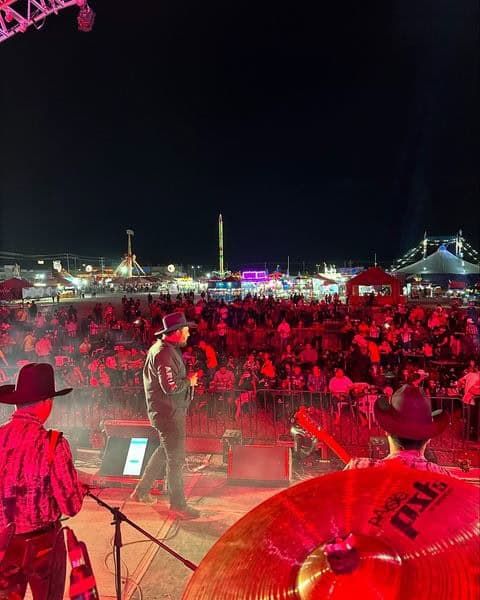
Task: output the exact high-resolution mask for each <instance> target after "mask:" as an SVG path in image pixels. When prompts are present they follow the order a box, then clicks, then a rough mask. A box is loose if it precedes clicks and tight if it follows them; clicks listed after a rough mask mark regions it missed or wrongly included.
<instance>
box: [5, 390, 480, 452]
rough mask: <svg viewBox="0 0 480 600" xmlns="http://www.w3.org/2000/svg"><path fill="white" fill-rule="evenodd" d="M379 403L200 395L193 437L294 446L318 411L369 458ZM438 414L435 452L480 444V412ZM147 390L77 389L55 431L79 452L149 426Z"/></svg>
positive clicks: (442, 404)
mask: <svg viewBox="0 0 480 600" xmlns="http://www.w3.org/2000/svg"><path fill="white" fill-rule="evenodd" d="M374 400H375V396H374V395H371V394H370V395H369V396H364V397H358V398H356V399H354V400H352V399H351V398H349V397H345V398H339V397H336V396H333V395H332V394H330V393H312V392H308V391H291V392H290V391H285V390H274V389H262V390H257V391H256V392H245V391H244V390H231V391H225V392H216V393H203V394H198V395H195V396H194V398H193V400H192V402H191V404H190V407H189V410H188V413H187V417H186V424H187V435H188V436H191V437H200V438H202V437H203V438H216V439H221V438H222V436H223V435H224V433H225V431H226V430H239V431H241V434H242V438H243V442H244V443H252V442H256V443H279V442H280V443H281V442H288V440H292V437H291V432H290V430H291V427H292V425H293V417H294V414H295V412H296V411H297V410H298V408H299V407H300V406H306V407H314V408H316V409H318V411H317V413H316V414H317V418H318V420H319V422H318V425H319V427H320V428H322V429H324V430H326V431H327V432H328V433H330V434H331V435H332V436H333V437H334V438H335V439H336V440H337V442H339V443H340V444H341V445H343V446H344V447H345V448H347V449H349V450H350V451H351V452H352V453H354V454H355V453H356V454H358V453H359V452H361V453H363V454H365V448H367V449H368V446H369V443H370V440H371V438H375V437H380V436H384V432H383V431H382V430H381V429H380V428H379V427H378V425H377V424H376V423H375V419H374V415H373V403H374ZM0 406H1V408H0V420H1V422H4V421H6V420H7V419H8V418H9V415H10V414H11V412H12V410H13V408H14V407H9V406H6V405H0ZM432 406H433V408H434V409H440V408H441V409H443V410H447V411H448V412H449V414H450V416H451V424H450V426H449V427H448V428H447V429H446V430H445V432H444V433H443V434H442V435H440V436H438V437H436V438H434V439H433V440H432V442H431V447H432V448H433V449H434V450H435V451H438V452H444V453H446V455H448V454H450V455H451V454H452V452H453V453H455V452H457V453H458V452H459V451H462V450H463V449H466V448H467V447H469V445H470V444H469V442H471V441H478V440H479V434H480V422H479V411H478V410H477V408H476V407H468V406H465V405H463V403H462V402H461V399H460V398H458V397H435V398H432ZM146 418H147V415H146V408H145V400H144V394H143V390H142V388H141V387H139V386H135V387H127V386H122V387H109V388H94V389H92V388H91V387H83V388H82V387H80V388H76V389H75V390H74V391H73V392H72V394H70V395H68V396H64V397H58V398H56V399H55V402H54V408H53V410H52V414H51V416H50V418H49V421H48V422H47V426H48V427H52V428H58V429H60V430H62V431H64V432H65V434H66V435H67V436H68V437H69V439H70V440H71V442H72V443H73V444H74V445H76V446H80V447H89V446H91V445H96V444H98V446H99V447H101V445H102V443H103V442H104V440H103V441H102V435H101V432H102V429H103V428H102V422H103V421H105V420H115V419H118V420H143V419H146Z"/></svg>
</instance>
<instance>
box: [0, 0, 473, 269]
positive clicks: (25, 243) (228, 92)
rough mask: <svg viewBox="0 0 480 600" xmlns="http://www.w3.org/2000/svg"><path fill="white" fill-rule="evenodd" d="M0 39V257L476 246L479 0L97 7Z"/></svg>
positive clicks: (179, 257) (363, 257)
mask: <svg viewBox="0 0 480 600" xmlns="http://www.w3.org/2000/svg"><path fill="white" fill-rule="evenodd" d="M91 5H92V6H93V7H94V9H95V11H96V12H97V18H96V23H95V28H94V31H93V32H92V33H89V34H87V33H79V32H78V31H77V27H76V14H77V10H76V9H74V8H73V9H67V10H64V11H62V12H61V13H60V14H59V15H58V16H52V17H50V18H49V19H47V21H46V24H45V26H44V28H43V30H41V31H35V30H34V29H32V28H30V29H29V30H28V31H27V33H25V34H23V35H20V34H19V35H16V36H15V37H14V38H12V39H11V40H8V41H6V42H5V43H3V44H1V45H0V66H1V73H2V74H1V80H0V109H1V114H2V129H1V161H0V200H1V207H2V208H1V211H2V219H1V230H0V236H1V238H0V249H3V250H7V251H12V252H39V253H41V252H44V253H47V252H66V251H68V252H73V253H79V254H86V255H90V256H97V255H103V256H107V257H112V258H115V257H117V256H118V257H120V256H121V255H122V253H123V251H124V248H125V245H126V236H125V233H124V232H125V229H126V228H132V229H134V230H135V239H134V244H135V250H136V253H137V256H138V258H139V260H140V262H141V263H143V264H152V263H155V264H159V263H160V264H165V263H169V262H182V261H186V262H192V263H193V262H197V263H199V264H202V263H204V264H205V263H210V264H213V263H215V262H216V256H217V249H216V227H217V216H218V213H219V212H222V213H223V216H224V227H225V255H226V262H227V264H228V265H229V266H230V267H241V266H248V265H253V264H254V263H257V264H258V263H263V261H268V262H269V263H271V262H273V263H280V264H282V263H283V264H285V263H286V257H287V255H290V260H291V261H292V262H295V261H299V262H301V261H307V262H310V263H315V262H316V263H320V262H323V261H327V262H332V261H337V264H340V265H341V264H343V262H344V261H349V260H351V261H353V263H354V264H355V263H359V262H361V263H364V264H365V263H372V262H373V256H374V253H375V252H376V253H377V257H378V260H379V261H380V262H381V263H385V264H390V262H391V261H392V260H393V259H394V258H395V257H397V256H399V255H400V254H403V253H404V252H405V251H406V250H408V249H409V248H410V247H411V246H412V245H414V244H415V243H417V242H418V241H419V240H420V238H421V237H422V236H423V232H424V230H425V229H427V231H428V232H429V233H430V234H450V233H452V234H453V233H455V232H456V230H457V229H458V228H459V227H463V231H464V233H465V234H466V236H467V237H468V238H469V240H470V241H471V242H473V244H474V246H476V247H477V248H478V246H479V223H480V208H479V207H480V194H479V175H478V174H479V164H480V152H479V147H480V145H479V139H480V127H479V106H480V93H479V68H480V50H479V39H478V38H479V6H478V0H429V1H423V0H414V1H413V0H412V1H410V0H397V1H395V2H389V1H388V0H382V1H378V2H368V1H367V2H343V3H338V2H332V3H327V2H290V3H279V2H278V1H277V2H268V1H265V0H261V1H259V0H256V1H255V2H235V3H234V2H225V1H222V2H220V1H218V0H211V1H210V2H198V0H197V1H195V2H194V1H190V0H184V1H181V0H163V1H161V2H156V1H155V2H154V1H152V0H149V1H144V2H140V1H136V2H133V0H132V1H130V2H125V1H123V0H118V1H114V0H97V1H95V0H92V2H91Z"/></svg>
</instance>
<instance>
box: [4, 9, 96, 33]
mask: <svg viewBox="0 0 480 600" xmlns="http://www.w3.org/2000/svg"><path fill="white" fill-rule="evenodd" d="M72 6H77V7H78V8H79V12H78V15H77V23H78V30H79V31H84V32H88V31H91V30H92V27H93V23H94V20H95V13H94V11H93V10H92V8H91V7H90V6H89V4H88V1H87V0H0V42H5V41H6V40H8V39H9V38H11V37H13V36H14V35H15V34H17V33H25V31H27V29H28V28H29V27H31V26H33V27H35V29H42V27H43V26H44V24H45V20H46V19H47V17H49V16H50V15H52V14H55V15H56V14H58V13H59V12H60V11H61V10H63V9H65V8H70V7H72Z"/></svg>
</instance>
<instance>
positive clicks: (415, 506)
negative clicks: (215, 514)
mask: <svg viewBox="0 0 480 600" xmlns="http://www.w3.org/2000/svg"><path fill="white" fill-rule="evenodd" d="M478 502H479V492H478V488H477V487H476V486H473V485H471V484H468V483H465V482H463V481H461V480H458V479H454V478H450V477H447V476H443V475H439V474H436V473H431V472H428V471H417V470H414V469H410V468H407V467H405V466H399V465H397V464H389V465H385V466H381V467H375V468H368V469H358V470H349V471H342V472H339V473H332V474H329V475H325V476H323V477H317V478H315V479H311V480H308V481H305V482H303V483H300V484H298V485H295V486H292V487H290V488H289V489H287V490H285V491H282V492H281V493H279V494H277V495H275V496H273V497H272V498H270V499H268V500H267V501H266V502H263V503H262V504H260V505H259V506H257V507H256V508H254V509H253V510H252V511H250V512H249V513H248V514H246V515H245V516H244V517H243V518H242V519H240V520H239V521H238V522H237V523H235V525H233V526H232V527H231V528H230V529H229V530H228V531H226V532H225V534H224V535H223V536H222V537H221V538H220V539H219V540H218V541H217V542H216V544H215V545H214V546H213V547H212V548H211V549H210V551H209V552H208V553H207V555H206V556H205V558H204V559H203V560H202V562H201V563H200V565H199V567H198V569H197V570H196V571H195V573H194V574H193V576H192V578H191V579H190V581H189V583H188V585H187V588H186V590H185V592H184V594H183V600H247V599H248V600H255V599H262V600H274V599H275V600H280V599H287V598H288V599H289V600H293V599H299V600H311V599H322V600H323V599H327V598H332V599H335V600H339V599H343V598H345V599H346V598H348V599H350V598H355V597H358V598H359V599H360V600H373V599H375V600H382V599H383V600H394V599H396V600H413V599H415V600H433V599H435V600H455V599H458V600H460V599H461V600H478V598H479V597H480V586H479V576H480V568H479V565H480V551H479V523H478V521H479V508H478Z"/></svg>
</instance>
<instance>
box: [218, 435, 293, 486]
mask: <svg viewBox="0 0 480 600" xmlns="http://www.w3.org/2000/svg"><path fill="white" fill-rule="evenodd" d="M291 478H292V452H291V449H290V448H287V447H284V446H260V445H252V446H232V447H231V448H230V451H229V457H228V468H227V481H228V482H229V483H232V484H241V485H259V486H265V487H277V486H278V487H288V485H289V484H290V480H291Z"/></svg>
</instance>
